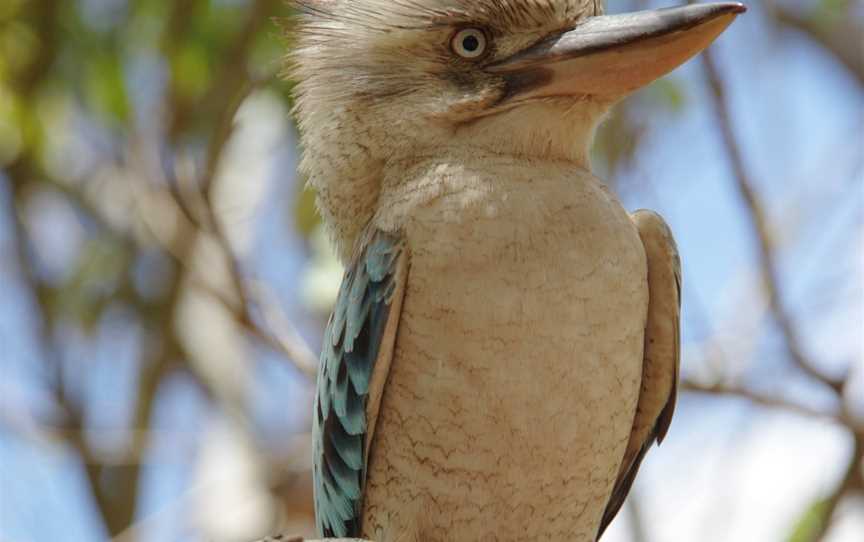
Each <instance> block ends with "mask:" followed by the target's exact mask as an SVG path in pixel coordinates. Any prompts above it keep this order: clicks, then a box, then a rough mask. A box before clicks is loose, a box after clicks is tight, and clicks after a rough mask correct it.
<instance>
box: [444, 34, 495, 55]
mask: <svg viewBox="0 0 864 542" xmlns="http://www.w3.org/2000/svg"><path fill="white" fill-rule="evenodd" d="M487 44H488V40H487V38H486V33H485V32H483V31H482V30H480V29H479V28H463V29H462V30H459V31H458V32H456V33H455V34H454V35H453V38H452V39H451V40H450V48H451V49H453V52H454V53H456V54H457V55H459V56H461V57H462V58H467V59H468V60H475V59H477V58H480V57H481V56H483V53H485V52H486V47H487Z"/></svg>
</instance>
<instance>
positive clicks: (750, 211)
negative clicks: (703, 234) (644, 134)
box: [703, 49, 844, 395]
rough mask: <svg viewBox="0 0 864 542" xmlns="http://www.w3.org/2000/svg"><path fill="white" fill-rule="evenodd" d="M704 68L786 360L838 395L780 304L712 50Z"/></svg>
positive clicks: (839, 383)
mask: <svg viewBox="0 0 864 542" xmlns="http://www.w3.org/2000/svg"><path fill="white" fill-rule="evenodd" d="M703 66H704V71H705V79H706V81H707V83H708V87H709V89H710V90H711V98H712V103H713V105H714V112H715V117H716V120H717V125H718V127H719V129H720V133H721V136H722V142H723V144H724V147H725V149H726V154H727V156H728V158H729V163H730V166H731V168H732V174H733V179H734V181H735V186H736V188H737V189H738V195H739V196H740V197H741V200H742V202H743V204H744V208H745V210H746V211H747V216H748V217H749V219H750V226H751V229H752V231H753V236H754V238H755V239H756V244H757V252H758V254H757V256H758V259H759V272H760V274H761V276H762V281H763V285H764V288H765V291H766V295H767V298H768V303H769V307H770V308H771V313H772V315H773V317H774V320H775V321H776V322H777V325H778V327H779V329H780V332H781V334H782V335H783V338H784V341H785V345H786V349H787V351H788V353H789V358H790V359H791V360H792V362H793V363H794V364H795V366H796V367H798V369H799V370H801V371H802V372H803V373H804V374H806V375H807V376H809V377H811V378H813V379H815V380H817V381H819V382H821V383H823V384H825V385H827V386H828V387H830V388H831V389H832V390H834V391H835V393H837V394H838V395H840V394H842V389H843V384H844V380H843V379H836V378H832V377H829V376H828V375H825V374H823V373H822V372H821V371H820V370H818V369H817V368H816V364H815V363H814V362H813V361H812V360H811V359H810V358H809V357H808V356H807V355H806V354H805V353H804V347H803V344H802V341H801V337H800V335H799V333H798V331H797V329H796V328H795V326H794V324H793V321H792V316H791V315H790V314H789V312H788V311H787V310H786V308H785V306H784V304H783V295H782V288H781V281H780V275H779V273H778V271H777V269H778V266H777V261H776V260H777V258H776V255H775V253H774V246H773V244H772V239H771V233H770V229H769V225H768V218H767V215H766V213H765V208H764V205H763V204H762V202H761V201H760V199H759V196H758V195H757V193H756V190H755V188H754V187H755V183H754V182H753V180H752V178H751V176H750V173H749V172H748V171H747V168H746V167H745V165H744V159H743V156H742V154H741V148H740V146H739V144H738V140H737V139H736V136H735V132H734V129H733V127H732V120H731V115H730V112H729V106H728V102H727V99H726V90H725V87H724V85H723V82H722V79H721V77H720V74H719V72H718V70H717V67H716V63H715V61H714V54H713V52H712V50H711V49H708V50H706V51H705V52H704V53H703Z"/></svg>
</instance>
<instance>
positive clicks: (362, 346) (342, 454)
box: [312, 231, 403, 538]
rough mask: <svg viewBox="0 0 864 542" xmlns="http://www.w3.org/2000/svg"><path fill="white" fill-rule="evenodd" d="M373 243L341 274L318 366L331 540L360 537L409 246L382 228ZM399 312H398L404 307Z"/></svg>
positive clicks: (317, 485) (318, 424) (323, 485)
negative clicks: (374, 396)
mask: <svg viewBox="0 0 864 542" xmlns="http://www.w3.org/2000/svg"><path fill="white" fill-rule="evenodd" d="M366 241H367V242H366V243H364V244H365V246H364V247H363V248H362V249H361V250H360V251H359V252H358V253H357V254H356V255H355V257H354V261H353V262H352V263H351V265H350V266H349V267H348V269H346V271H345V275H344V277H343V279H342V285H341V287H340V288H339V295H338V297H337V299H336V306H335V308H334V309H333V314H332V315H331V316H330V321H329V323H328V324H327V329H326V331H325V333H324V341H323V343H324V344H323V346H322V349H321V360H320V367H319V370H318V383H317V390H316V397H315V404H314V409H315V413H314V419H313V427H312V440H313V450H312V452H313V478H314V490H315V518H316V522H317V526H318V531H319V532H320V533H321V535H322V536H325V537H340V538H341V537H354V536H359V534H360V519H361V517H362V514H361V512H362V500H363V485H364V480H365V475H366V465H365V460H366V458H365V457H364V455H365V446H366V439H367V423H368V420H367V419H366V403H367V399H368V397H369V384H370V381H371V380H372V374H373V371H374V370H375V366H376V361H377V360H378V357H379V353H380V351H381V346H382V344H381V343H382V340H383V338H384V330H385V329H386V327H387V322H388V319H389V317H390V315H391V309H392V300H393V297H394V295H393V294H394V292H395V290H396V287H397V284H396V282H397V280H398V279H399V277H398V273H397V271H398V266H399V260H400V256H401V255H402V251H403V249H402V243H401V240H400V239H399V238H398V237H397V236H395V235H391V234H387V233H384V232H381V231H374V232H373V233H372V234H371V235H370V236H368V237H366ZM392 313H393V315H394V317H396V316H398V310H395V311H392ZM385 370H386V369H385ZM369 437H371V435H369Z"/></svg>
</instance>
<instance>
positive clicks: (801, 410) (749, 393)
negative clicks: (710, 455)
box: [681, 380, 864, 433]
mask: <svg viewBox="0 0 864 542" xmlns="http://www.w3.org/2000/svg"><path fill="white" fill-rule="evenodd" d="M681 389H682V390H683V391H689V392H693V393H699V394H702V395H711V396H717V397H721V398H728V397H738V398H740V399H744V400H746V401H749V402H751V403H753V404H755V405H759V406H763V407H766V408H772V409H779V410H785V411H787V412H792V413H794V414H798V415H800V416H805V417H807V418H815V419H820V420H829V421H832V422H834V423H837V424H840V425H842V426H844V427H847V428H850V429H852V430H853V431H855V432H860V433H864V427H862V426H861V425H860V424H858V423H857V422H855V420H853V419H851V418H849V417H847V416H846V415H844V414H836V413H831V412H823V411H820V410H816V409H813V408H809V407H806V406H804V405H801V404H798V403H795V402H793V401H789V400H788V399H784V398H782V397H777V396H774V395H766V394H764V393H760V392H757V391H755V390H751V389H748V388H745V387H743V386H739V385H734V384H713V385H706V384H701V383H698V382H694V381H693V380H682V381H681Z"/></svg>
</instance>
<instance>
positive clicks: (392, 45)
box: [291, 0, 744, 256]
mask: <svg viewBox="0 0 864 542" xmlns="http://www.w3.org/2000/svg"><path fill="white" fill-rule="evenodd" d="M296 4H297V7H298V9H299V12H300V18H299V21H298V24H297V26H296V27H295V28H296V31H295V36H296V44H295V47H294V49H293V52H292V55H291V65H292V70H291V73H292V77H293V79H294V80H295V81H296V82H297V87H296V99H297V108H296V115H297V119H298V121H299V125H300V129H301V133H302V136H303V144H304V159H303V163H302V168H303V170H304V171H305V173H306V174H307V176H308V177H309V180H310V184H311V185H312V186H313V187H314V188H315V189H317V191H318V204H319V208H320V210H321V211H322V214H323V215H324V218H325V220H326V221H327V222H328V224H329V225H330V227H331V232H332V233H333V236H334V238H335V240H336V241H337V244H338V245H340V247H341V248H340V253H341V254H342V255H343V256H345V255H346V253H347V251H349V250H350V246H351V244H352V243H353V241H354V239H355V238H356V235H357V234H358V233H359V230H360V229H361V228H362V227H363V225H364V224H365V223H366V222H367V221H368V219H369V218H370V217H371V216H372V213H373V212H374V209H375V204H376V202H377V199H378V195H379V194H380V190H381V182H382V178H383V177H384V173H385V172H386V170H387V168H388V166H389V167H397V168H404V167H406V166H408V165H410V162H411V161H412V160H416V159H419V158H421V157H429V156H435V155H437V154H440V153H442V152H447V149H448V148H449V149H453V148H460V149H463V150H467V151H469V152H470V151H471V150H472V149H476V150H477V151H478V152H494V153H497V154H509V155H514V156H529V157H532V158H541V159H542V158H546V159H553V160H566V161H571V162H573V163H574V164H576V165H578V166H582V167H587V165H588V164H587V161H588V159H587V156H588V149H589V146H590V143H591V140H592V138H593V134H594V130H595V128H596V126H597V124H598V123H599V122H600V120H601V119H602V117H603V116H604V114H605V113H606V112H607V111H608V109H609V108H610V107H611V105H612V104H614V103H615V102H616V101H618V100H620V99H621V98H623V97H624V96H626V95H628V94H629V93H631V92H633V91H634V90H636V89H638V88H641V87H642V86H644V85H646V84H648V83H650V82H651V81H653V80H655V79H657V78H658V77H660V76H662V75H664V74H666V73H668V72H669V71H671V70H672V69H674V68H675V67H676V66H678V65H679V64H681V63H683V62H684V61H686V60H687V59H689V58H690V57H692V56H693V55H695V54H696V53H698V52H699V51H701V50H702V49H704V48H705V47H706V46H707V45H708V44H710V43H711V42H712V41H713V40H714V39H715V38H716V37H717V36H718V35H719V34H720V33H721V32H722V31H723V30H724V29H725V28H726V26H728V25H729V23H730V22H731V21H732V20H733V19H734V18H735V16H736V15H737V14H738V13H740V12H742V11H743V10H744V6H742V5H741V4H737V3H722V4H707V5H692V6H687V7H681V8H674V9H668V10H657V11H648V12H639V13H632V14H626V15H615V16H604V15H602V3H601V1H600V0H296Z"/></svg>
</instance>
